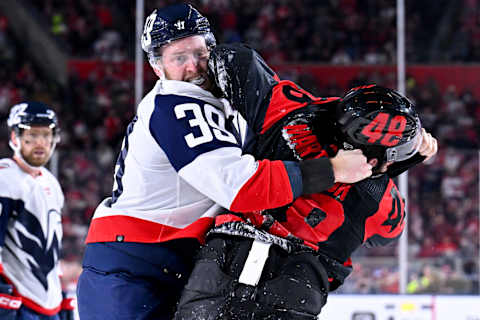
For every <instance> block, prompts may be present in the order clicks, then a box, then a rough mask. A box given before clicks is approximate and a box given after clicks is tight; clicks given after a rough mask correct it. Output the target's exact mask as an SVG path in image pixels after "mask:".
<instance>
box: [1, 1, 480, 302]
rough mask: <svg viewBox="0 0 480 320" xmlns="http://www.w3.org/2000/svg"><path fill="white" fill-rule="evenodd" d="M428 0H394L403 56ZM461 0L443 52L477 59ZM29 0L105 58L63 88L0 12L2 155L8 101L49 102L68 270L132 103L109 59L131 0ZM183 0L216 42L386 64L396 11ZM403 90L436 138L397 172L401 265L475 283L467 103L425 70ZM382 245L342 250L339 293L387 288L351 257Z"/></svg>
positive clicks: (423, 21) (412, 56)
mask: <svg viewBox="0 0 480 320" xmlns="http://www.w3.org/2000/svg"><path fill="white" fill-rule="evenodd" d="M170 2H173V1H149V2H147V8H146V12H150V11H151V9H152V8H153V7H156V6H163V5H164V4H166V3H170ZM430 2H431V1H409V0H407V1H406V3H407V13H409V15H407V18H408V19H407V26H406V27H407V30H406V31H407V35H408V36H407V60H408V61H410V62H414V61H416V62H422V61H424V59H427V58H428V57H427V56H425V54H419V53H418V52H420V51H418V52H417V50H420V49H421V48H423V47H424V46H427V45H428V43H427V41H430V40H429V39H428V37H429V36H430V35H431V30H429V29H428V28H427V25H428V23H430V22H432V21H434V20H435V19H436V18H438V17H437V15H439V13H438V12H437V8H439V7H441V6H440V5H439V4H436V5H435V6H432V7H429V6H430ZM437 2H438V1H435V3H437ZM440 2H442V1H440ZM464 2H465V7H467V6H468V8H469V10H466V9H465V10H460V12H461V15H459V16H458V17H457V18H456V20H455V23H458V24H459V25H460V26H461V28H459V30H460V32H459V33H461V37H462V39H463V40H464V43H465V45H464V46H463V50H460V49H459V48H457V49H458V50H457V49H456V51H455V52H452V54H451V55H450V56H451V58H452V59H462V60H463V61H479V60H480V51H479V48H480V36H479V35H480V27H479V22H480V10H479V7H478V4H477V1H471V0H465V1H464ZM29 3H30V5H31V6H32V7H33V8H36V10H38V12H40V13H41V14H40V17H41V19H43V20H44V25H45V26H46V27H47V28H48V29H49V32H51V33H52V34H53V35H54V36H55V37H57V38H58V40H59V41H61V42H62V43H63V44H64V47H65V48H66V50H68V54H69V55H70V56H71V57H82V58H88V59H99V60H102V61H104V62H105V68H104V69H102V71H101V72H100V71H98V72H92V73H91V74H90V75H89V76H88V77H87V78H85V79H84V78H81V77H79V75H78V74H76V73H75V72H71V73H70V76H69V81H68V85H67V86H65V87H62V86H60V85H58V84H55V83H51V82H48V81H45V80H44V79H45V76H44V75H43V74H42V72H41V71H40V70H39V69H37V68H36V66H35V65H33V64H32V63H31V62H30V60H29V58H28V55H27V52H26V51H25V50H24V49H23V47H22V46H23V45H25V44H21V43H19V41H18V39H16V38H15V37H14V36H13V33H12V31H11V29H10V27H9V21H8V20H7V19H6V18H5V17H4V16H2V15H1V14H0V64H1V66H2V67H1V68H0V121H1V126H0V150H1V151H0V156H2V157H4V156H8V155H9V149H8V146H7V141H8V140H7V137H8V134H7V128H6V125H5V123H6V118H7V115H8V111H9V108H10V106H12V105H13V104H15V103H17V102H19V101H21V100H40V101H43V102H46V103H48V104H50V105H52V106H53V107H54V108H55V109H56V110H57V111H58V113H59V118H60V121H61V122H60V126H61V128H62V132H61V138H62V140H61V143H60V145H59V146H58V149H57V150H58V158H56V159H54V161H58V162H57V163H58V175H59V179H60V183H61V184H62V187H63V189H64V192H65V196H66V207H65V210H64V212H63V225H64V242H63V259H64V263H65V265H67V266H69V268H71V269H72V270H75V272H78V262H79V261H80V259H81V256H82V253H83V247H84V245H83V241H84V238H85V235H86V232H87V229H88V224H89V222H90V218H91V216H92V214H93V211H94V210H95V207H96V206H97V205H98V203H99V202H100V201H101V200H102V199H103V198H104V197H106V196H108V195H109V194H110V193H111V188H112V173H113V168H114V163H115V160H116V156H117V154H116V153H117V152H118V150H119V144H120V143H121V139H122V137H123V134H124V129H125V128H126V125H127V123H128V122H130V120H131V119H132V117H133V115H134V112H135V107H134V99H133V75H131V76H127V77H126V76H122V75H120V72H118V70H117V69H116V68H118V62H121V61H128V60H131V58H132V52H133V46H134V34H133V30H134V22H133V21H134V15H135V8H134V3H135V2H134V1H127V0H123V1H117V0H115V1H114V0H100V1H95V2H93V1H88V0H83V1H73V0H67V1H60V0H42V1H38V0H31V1H30V2H29ZM192 3H193V4H195V5H196V6H197V7H198V8H199V9H200V10H201V11H202V12H204V13H206V15H207V16H208V17H209V18H210V20H211V21H212V22H213V27H214V30H215V31H216V35H217V38H218V40H219V42H224V41H227V42H232V41H246V42H248V43H250V44H252V46H254V47H255V48H257V49H258V50H259V51H260V52H261V53H262V54H263V55H264V56H265V57H266V58H267V60H268V61H269V62H270V63H282V62H293V61H296V62H323V63H337V64H346V65H348V64H351V63H366V64H390V63H393V62H394V58H395V39H396V36H395V28H396V27H395V23H396V22H395V21H396V19H395V8H394V6H393V5H392V2H391V1H387V0H383V1H369V0H337V1H333V0H332V1H314V0H308V1H288V0H277V1H273V0H271V1H268V0H266V1H254V0H246V1H239V0H237V1H226V0H203V1H192ZM424 6H426V7H428V10H426V9H425V8H424ZM430 25H431V24H430ZM109 62H115V63H109ZM280 76H281V77H283V78H287V79H291V80H294V81H297V82H298V83H300V84H301V85H303V86H304V87H305V88H306V89H309V90H311V91H312V92H314V93H315V94H317V95H319V96H338V95H341V94H342V93H344V92H345V91H346V89H348V88H349V87H353V86H356V85H359V84H366V83H372V82H374V83H377V84H379V85H384V86H389V87H396V82H395V81H396V80H395V75H394V74H393V73H392V74H388V73H387V74H378V73H371V74H359V75H357V77H356V78H354V79H352V80H351V82H350V83H349V84H348V86H347V87H340V86H338V85H336V84H335V82H331V84H329V85H325V86H321V87H319V86H318V84H317V83H318V82H316V81H314V79H313V78H312V77H313V76H311V75H308V74H298V73H295V72H288V71H284V72H283V73H282V74H280ZM154 80H155V78H154V75H153V74H147V76H146V83H145V90H149V89H150V88H151V87H152V86H153V81H154ZM407 96H408V97H410V98H411V99H412V100H413V101H414V102H415V103H416V105H417V108H418V110H419V112H420V116H421V118H422V122H423V125H424V126H425V127H426V128H427V129H428V130H429V131H431V132H432V133H433V134H434V136H436V137H437V139H438V142H439V148H440V151H439V154H438V156H436V157H435V158H434V159H432V161H430V163H428V164H427V165H426V166H422V167H418V168H415V169H414V170H411V171H410V174H409V201H408V203H409V250H410V255H411V258H412V259H414V260H415V261H416V262H419V261H420V262H421V261H425V263H422V264H418V265H416V267H415V268H412V270H411V274H410V278H411V279H410V280H411V282H410V283H409V292H412V293H421V292H440V291H438V290H440V289H435V288H443V289H441V290H450V291H451V292H446V293H468V292H475V290H478V277H479V274H478V269H479V268H478V265H477V263H478V260H479V257H478V255H479V239H478V234H479V218H478V212H479V196H478V195H479V192H478V188H479V183H478V181H479V177H478V172H479V167H478V164H479V152H478V149H479V144H480V140H479V139H480V128H479V124H480V105H479V101H478V100H477V99H476V97H475V96H474V95H473V94H472V93H471V92H469V91H464V92H463V91H459V90H457V89H456V87H455V86H451V87H449V88H448V89H447V90H444V91H441V90H440V89H439V87H438V83H436V81H435V79H430V80H429V81H427V82H426V83H425V84H422V85H419V84H418V83H417V81H416V79H415V78H413V77H409V78H408V79H407ZM394 254H395V250H392V247H387V248H378V249H377V248H374V249H365V250H364V249H362V250H360V252H359V253H358V254H357V255H356V257H355V258H354V263H355V271H354V273H353V275H352V277H351V278H349V280H348V285H346V286H345V288H344V289H342V290H343V291H344V292H355V293H363V292H365V293H379V292H398V267H397V266H396V265H391V266H385V264H383V263H381V264H379V266H374V265H371V264H366V265H364V264H362V263H360V262H361V261H363V260H364V257H365V256H368V257H373V258H378V257H392V256H393V255H394ZM357 261H359V262H358V263H357ZM389 261H392V259H390V260H389ZM394 261H396V260H394ZM452 279H453V280H452ZM458 279H460V280H458ZM387 280H388V281H387ZM454 280H458V281H457V282H455V281H454ZM448 281H450V282H448ZM462 281H463V282H462ZM460 282H461V284H458V283H460ZM464 282H466V283H464ZM446 283H456V284H458V286H454V285H451V286H450V285H446ZM459 286H461V289H459V288H458V287H459ZM445 288H450V289H445ZM435 290H437V291H435ZM444 293H445V292H444Z"/></svg>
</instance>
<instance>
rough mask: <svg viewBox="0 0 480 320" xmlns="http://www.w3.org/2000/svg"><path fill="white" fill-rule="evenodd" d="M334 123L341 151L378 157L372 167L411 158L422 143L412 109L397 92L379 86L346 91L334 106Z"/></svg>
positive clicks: (417, 121)
mask: <svg viewBox="0 0 480 320" xmlns="http://www.w3.org/2000/svg"><path fill="white" fill-rule="evenodd" d="M336 121H337V124H338V126H339V130H340V132H341V133H340V135H341V137H340V140H341V142H343V145H344V148H346V149H349V148H359V149H361V150H362V151H363V153H364V154H365V156H366V157H367V158H368V159H369V160H370V159H372V158H377V159H378V162H379V163H378V165H377V166H376V167H375V168H379V167H380V166H381V165H382V164H383V163H385V162H386V161H389V162H390V161H393V162H398V161H403V160H407V159H409V158H411V157H412V156H413V155H414V154H415V153H416V152H417V151H418V148H419V147H420V144H421V139H422V133H421V123H420V118H419V117H418V114H417V112H416V110H415V106H414V105H413V104H412V102H410V101H409V100H408V99H407V98H406V97H404V96H403V95H401V94H400V93H398V92H396V91H394V90H392V89H388V88H384V87H381V86H377V85H367V86H361V87H357V88H353V89H351V90H350V91H348V92H347V93H346V95H345V96H344V97H343V98H342V99H341V100H340V103H339V104H338V105H337V109H336ZM375 168H374V169H375Z"/></svg>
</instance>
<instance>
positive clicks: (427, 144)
mask: <svg viewBox="0 0 480 320" xmlns="http://www.w3.org/2000/svg"><path fill="white" fill-rule="evenodd" d="M437 151H438V143H437V139H435V138H434V137H433V136H432V135H431V134H430V133H428V132H427V131H426V130H425V129H424V128H422V144H421V145H420V148H419V149H418V153H420V154H421V155H422V156H425V157H427V158H426V159H425V160H424V161H428V160H429V159H430V158H431V157H433V156H434V155H435V154H436V153H437Z"/></svg>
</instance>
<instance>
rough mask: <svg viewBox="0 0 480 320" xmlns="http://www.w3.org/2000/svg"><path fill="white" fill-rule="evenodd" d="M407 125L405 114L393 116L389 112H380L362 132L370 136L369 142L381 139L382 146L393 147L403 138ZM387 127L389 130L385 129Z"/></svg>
mask: <svg viewBox="0 0 480 320" xmlns="http://www.w3.org/2000/svg"><path fill="white" fill-rule="evenodd" d="M406 125H407V119H406V118H405V117H404V116H400V115H396V116H392V115H390V114H388V113H384V112H380V113H379V114H377V116H376V117H375V118H374V119H373V120H372V121H371V122H370V123H369V124H368V125H367V126H366V127H365V128H363V130H362V134H363V135H364V136H366V137H367V138H368V142H369V143H375V142H377V141H379V140H380V139H381V141H380V144H381V145H382V146H386V147H392V146H395V145H397V144H398V143H399V142H400V140H401V139H402V133H403V130H405V126H406ZM385 127H387V128H388V129H387V130H384V129H385Z"/></svg>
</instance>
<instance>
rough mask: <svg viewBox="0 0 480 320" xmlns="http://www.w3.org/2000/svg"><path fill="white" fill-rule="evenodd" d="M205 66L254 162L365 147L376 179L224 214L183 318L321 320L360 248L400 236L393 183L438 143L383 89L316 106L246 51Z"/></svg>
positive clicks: (192, 282) (221, 51) (218, 52)
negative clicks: (244, 131)
mask: <svg viewBox="0 0 480 320" xmlns="http://www.w3.org/2000/svg"><path fill="white" fill-rule="evenodd" d="M209 66H210V69H211V71H212V74H213V77H214V78H215V79H216V82H217V84H218V86H219V87H220V88H221V90H222V92H223V93H224V95H225V97H226V98H227V99H228V100H229V102H230V103H231V104H232V106H233V107H234V108H236V109H237V110H238V111H239V112H240V114H241V115H242V116H243V117H244V118H245V119H246V121H247V124H248V125H249V127H250V131H249V134H248V135H247V137H249V138H248V139H247V142H246V146H247V148H248V150H249V152H251V153H252V154H253V155H254V156H256V157H260V158H270V159H283V160H287V159H288V160H301V159H311V158H314V159H321V158H324V157H331V156H334V155H335V154H338V153H340V152H342V151H341V150H342V149H353V148H360V149H362V150H363V152H364V154H365V155H366V156H367V158H368V159H369V162H370V163H371V164H372V165H373V166H374V175H375V176H374V177H372V178H368V179H365V180H363V181H361V182H357V183H356V184H340V183H337V184H335V185H334V186H333V187H332V188H330V189H328V190H327V191H325V192H321V193H314V192H309V191H308V190H307V191H306V192H305V193H306V194H307V195H304V196H302V197H300V198H298V199H296V200H295V201H294V202H293V203H291V204H289V205H287V206H284V207H282V208H278V209H273V210H265V211H261V212H251V213H248V214H238V213H234V212H230V213H226V214H223V215H219V216H217V218H216V227H215V228H213V230H211V231H210V233H209V236H208V240H207V244H206V246H205V247H204V248H203V249H202V250H201V252H200V254H199V256H198V257H197V262H196V265H195V268H194V271H193V272H192V275H191V277H190V279H189V282H188V284H187V285H186V287H185V289H184V291H183V294H182V298H181V299H180V302H179V306H178V310H177V314H176V319H184V320H186V319H208V320H214V319H299V320H300V319H312V320H313V319H316V317H317V316H318V314H320V311H321V308H322V307H323V305H324V304H325V303H326V299H327V295H328V292H329V291H332V290H335V289H336V288H337V287H338V286H339V285H341V284H342V283H343V281H344V279H345V278H346V277H347V276H348V274H349V273H350V272H351V263H350V255H351V254H352V253H353V252H354V251H355V250H356V249H357V248H358V247H360V246H361V245H363V244H367V245H372V246H375V245H385V244H387V243H389V242H391V241H394V240H395V239H397V238H398V237H399V236H400V234H401V232H402V230H403V228H404V226H405V208H404V202H403V200H402V197H401V195H400V193H399V191H398V189H397V187H396V186H395V183H394V182H393V180H392V177H394V176H396V175H398V174H399V173H401V172H403V171H405V170H408V169H409V168H410V167H412V166H414V165H416V164H418V163H420V162H422V161H424V160H425V159H426V158H427V157H431V156H433V155H434V154H435V153H436V149H437V147H436V140H435V139H434V138H433V137H432V136H431V135H429V134H427V133H426V131H425V130H424V129H422V128H421V124H420V120H419V118H418V115H417V114H416V111H415V108H414V106H413V105H412V104H411V103H410V101H409V100H408V99H406V98H405V97H403V96H402V95H400V94H398V93H397V92H395V91H393V90H390V89H387V88H382V87H378V86H375V85H369V86H364V87H360V88H355V89H352V90H351V91H349V92H348V93H347V94H346V95H345V96H344V97H343V98H341V99H339V98H329V99H322V98H316V97H314V96H313V95H311V94H310V93H308V92H306V91H305V90H303V89H301V88H300V87H298V86H297V85H295V84H294V83H293V82H290V81H282V80H280V79H279V78H278V77H277V76H276V75H275V74H274V72H273V71H272V70H271V69H270V68H268V66H267V65H266V64H265V62H264V61H263V60H262V59H261V57H260V56H258V54H257V53H256V52H255V51H254V50H252V49H249V48H248V47H245V46H243V45H221V46H218V47H217V48H216V49H214V50H213V52H212V54H211V57H210V61H209ZM338 150H340V151H338ZM304 174H305V175H306V176H308V172H304Z"/></svg>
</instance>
